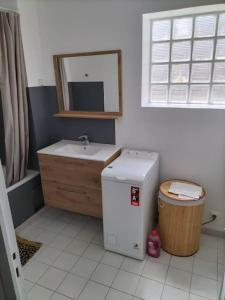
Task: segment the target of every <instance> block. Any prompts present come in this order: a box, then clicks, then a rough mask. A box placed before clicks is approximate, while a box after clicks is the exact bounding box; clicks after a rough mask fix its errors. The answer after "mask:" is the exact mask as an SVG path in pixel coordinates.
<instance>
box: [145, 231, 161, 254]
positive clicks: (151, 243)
mask: <svg viewBox="0 0 225 300" xmlns="http://www.w3.org/2000/svg"><path fill="white" fill-rule="evenodd" d="M160 249H161V240H160V237H159V235H158V232H157V230H156V229H153V230H152V231H151V233H150V235H149V237H148V242H147V252H148V255H149V256H152V257H155V258H158V257H159V256H160Z"/></svg>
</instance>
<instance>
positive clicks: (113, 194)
mask: <svg viewBox="0 0 225 300" xmlns="http://www.w3.org/2000/svg"><path fill="white" fill-rule="evenodd" d="M158 180H159V155H158V153H154V152H148V151H136V150H123V151H122V154H121V156H120V157H118V158H117V159H116V160H114V161H113V162H112V163H111V164H110V165H108V166H107V167H106V168H105V169H104V170H103V171H102V205H103V228H104V246H105V249H107V250H110V251H114V252H118V253H121V254H124V255H127V256H131V257H134V258H137V259H140V260H143V259H144V257H145V253H146V240H147V235H148V232H149V231H150V230H151V229H152V227H153V223H154V215H155V211H156V204H157V192H158Z"/></svg>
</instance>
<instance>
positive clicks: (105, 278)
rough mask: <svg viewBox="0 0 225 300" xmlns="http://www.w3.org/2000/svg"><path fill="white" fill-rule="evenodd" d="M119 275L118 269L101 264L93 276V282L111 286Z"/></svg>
mask: <svg viewBox="0 0 225 300" xmlns="http://www.w3.org/2000/svg"><path fill="white" fill-rule="evenodd" d="M117 273H118V269H116V268H114V267H111V266H108V265H104V264H99V265H98V266H97V268H96V270H95V271H94V273H93V274H92V276H91V280H93V281H96V282H98V283H100V284H104V285H107V286H111V285H112V283H113V280H114V278H115V277H116V275H117Z"/></svg>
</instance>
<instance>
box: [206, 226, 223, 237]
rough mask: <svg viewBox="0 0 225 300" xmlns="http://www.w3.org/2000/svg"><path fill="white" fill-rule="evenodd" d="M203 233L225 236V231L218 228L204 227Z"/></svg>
mask: <svg viewBox="0 0 225 300" xmlns="http://www.w3.org/2000/svg"><path fill="white" fill-rule="evenodd" d="M202 233H205V234H208V235H214V236H218V237H221V238H225V231H221V230H216V229H213V228H207V227H202Z"/></svg>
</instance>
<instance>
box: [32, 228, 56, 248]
mask: <svg viewBox="0 0 225 300" xmlns="http://www.w3.org/2000/svg"><path fill="white" fill-rule="evenodd" d="M55 237H56V233H54V232H52V231H49V230H45V231H43V232H42V233H40V234H39V235H38V236H37V238H36V239H37V241H38V242H40V243H42V244H44V245H50V244H51V243H52V242H53V241H54V239H55Z"/></svg>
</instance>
